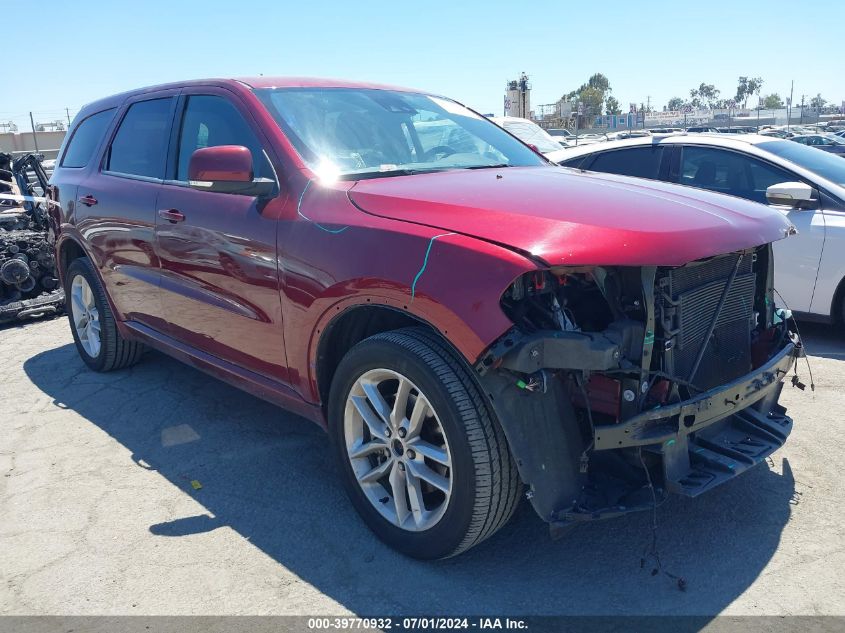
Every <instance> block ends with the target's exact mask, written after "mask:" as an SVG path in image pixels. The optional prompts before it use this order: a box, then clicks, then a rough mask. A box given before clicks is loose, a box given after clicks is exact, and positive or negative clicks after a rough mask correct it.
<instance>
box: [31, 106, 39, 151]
mask: <svg viewBox="0 0 845 633" xmlns="http://www.w3.org/2000/svg"><path fill="white" fill-rule="evenodd" d="M29 124H30V125H31V126H32V142H33V143H34V144H35V153H36V154H38V153H39V152H38V137H37V136H36V134H35V119H33V118H32V112H30V113H29Z"/></svg>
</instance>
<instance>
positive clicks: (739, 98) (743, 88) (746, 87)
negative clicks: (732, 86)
mask: <svg viewBox="0 0 845 633" xmlns="http://www.w3.org/2000/svg"><path fill="white" fill-rule="evenodd" d="M762 87H763V79H762V78H760V77H752V78H750V79H749V78H748V77H740V78H739V81H738V83H737V87H736V97H735V99H736V102H737V103H741V104H742V107H743V108H745V107H747V106H748V98H749V97H750V96H751V95H754V94H760V88H762Z"/></svg>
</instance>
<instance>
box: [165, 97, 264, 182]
mask: <svg viewBox="0 0 845 633" xmlns="http://www.w3.org/2000/svg"><path fill="white" fill-rule="evenodd" d="M217 145H242V146H244V147H246V148H247V149H249V151H250V152H252V169H253V174H254V177H255V178H271V177H272V176H273V174H272V170H271V169H270V166H269V164H268V163H267V159H266V158H265V156H264V152H263V150H262V149H261V144H260V143H259V142H258V138H257V137H256V136H255V134H254V133H253V131H252V129H250V127H249V125H248V124H247V122H246V121H245V120H244V118H243V116H241V113H240V112H238V110H237V108H235V106H234V105H232V104H231V103H229V102H228V101H226V99H224V98H223V97H214V96H208V95H196V96H192V97H188V104H187V106H186V107H185V113H184V115H183V116H182V129H181V132H180V134H179V160H178V166H177V169H176V179H177V180H188V164H189V163H190V161H191V154H193V153H194V152H195V151H196V150H198V149H200V148H203V147H216V146H217Z"/></svg>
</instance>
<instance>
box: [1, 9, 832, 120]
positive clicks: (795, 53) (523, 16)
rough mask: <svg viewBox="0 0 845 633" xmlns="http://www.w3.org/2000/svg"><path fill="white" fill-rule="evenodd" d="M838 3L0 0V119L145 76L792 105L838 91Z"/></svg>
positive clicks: (54, 113)
mask: <svg viewBox="0 0 845 633" xmlns="http://www.w3.org/2000/svg"><path fill="white" fill-rule="evenodd" d="M842 8H843V1H842V0H802V1H798V0H793V1H791V2H783V1H781V0H739V1H735V0H734V1H731V0H708V1H701V2H694V1H693V2H690V1H689V0H676V1H674V2H663V1H656V2H655V1H653V2H636V1H627V2H621V1H616V0H607V1H605V2H583V1H579V2H569V1H565V0H557V1H556V2H554V1H553V2H546V1H543V0H533V1H532V2H499V1H498V0H497V1H488V2H475V1H472V0H465V1H462V0H450V1H446V2H443V1H441V0H410V1H409V0H404V1H403V0H394V1H391V2H381V1H368V0H364V1H358V2H353V1H350V0H343V1H340V0H330V1H325V2H321V1H319V0H310V1H309V0H297V1H296V2H286V1H278V0H277V1H274V2H262V1H261V0H251V1H248V2H232V1H231V0H230V1H228V2H222V1H221V0H205V1H203V2H199V1H194V0H167V1H164V0H138V1H135V2H125V1H123V0H100V1H93V0H74V1H73V2H59V1H57V0H40V1H39V2H30V1H23V0H0V23H2V24H3V29H2V31H3V35H2V37H4V38H5V37H6V36H11V37H12V41H10V42H8V45H7V46H6V47H5V51H4V56H3V58H4V60H5V64H4V65H3V68H2V72H0V122H2V121H7V120H9V119H14V120H16V121H17V122H18V124H19V126H20V127H21V129H23V125H22V123H24V122H26V123H27V125H28V122H29V120H28V114H27V113H28V112H29V111H30V110H32V111H34V112H35V118H36V120H37V121H46V120H49V119H54V118H58V117H60V116H63V115H64V108H70V110H71V114H73V113H74V111H75V110H77V109H78V108H79V107H80V106H81V105H83V104H84V103H87V102H89V101H92V100H93V99H96V98H98V97H101V96H105V95H108V94H111V93H115V92H119V91H122V90H126V89H130V88H135V87H139V86H143V85H149V84H156V83H161V82H167V81H171V80H179V79H193V78H199V77H213V76H247V75H256V74H264V75H268V76H269V75H314V76H322V77H340V78H344V79H360V80H367V81H374V82H381V83H390V84H398V85H405V86H411V87H416V88H420V89H424V90H428V91H432V92H436V93H440V94H445V95H448V96H450V97H453V98H456V99H458V100H460V101H462V102H464V103H466V104H467V105H470V106H471V107H473V108H476V109H478V110H480V111H482V112H493V113H497V114H498V113H501V109H502V97H503V93H504V87H505V82H506V81H507V80H508V79H515V78H517V76H518V74H519V73H520V72H521V71H525V72H527V73H528V74H529V76H530V79H531V82H532V84H533V93H532V105H537V104H542V103H550V102H553V101H555V100H557V99H558V98H559V97H560V96H561V95H562V94H564V93H566V92H569V91H570V90H573V89H575V88H577V87H578V86H579V85H581V84H582V83H584V82H585V81H586V79H587V78H588V77H589V76H590V75H591V74H593V73H595V72H601V73H604V74H605V75H606V76H607V77H608V78H609V79H610V85H611V88H612V89H613V94H614V96H616V98H617V99H618V100H619V102H620V103H621V104H622V106H623V107H624V108H627V104H628V103H629V102H631V101H635V102H638V103H639V102H645V101H646V99H647V98H648V97H649V96H650V97H651V103H652V105H653V106H656V107H657V108H658V109H660V108H662V106H663V105H665V104H666V102H667V101H668V100H669V98H671V97H673V96H681V97H686V96H688V94H689V90H690V88H692V87H694V86H698V85H699V84H700V83H701V82H706V83H712V84H715V85H716V87H717V88H719V89H720V90H721V91H722V95H721V96H722V97H728V96H732V95H733V94H734V93H735V90H736V80H737V77H738V76H739V75H747V76H761V77H763V79H764V80H765V84H764V86H763V92H764V94H767V93H769V92H778V93H780V95H781V97H786V96H787V95H788V94H789V84H790V80H791V79H794V80H795V101H796V103H797V102H799V101H800V99H801V95H802V94H806V95H807V98H808V99H809V97H810V96H812V95H815V94H816V93H821V94H822V96H823V97H825V98H826V99H827V100H828V101H833V102H836V103H841V102H842V101H843V100H844V99H845V72H843V65H842V51H841V50H840V47H841V46H840V45H841V42H842V38H841V36H839V35H838V33H839V32H840V31H841V18H842V15H843V12H842ZM801 24H803V25H805V26H806V27H807V28H806V29H802V28H799V25H801ZM10 25H14V26H13V28H11V29H10V28H9V27H10ZM826 25H827V26H830V27H831V31H830V32H829V33H828V34H826V35H825V34H824V32H825V30H826V28H827V26H826ZM834 25H835V26H834ZM30 45H31V46H32V50H33V51H34V56H33V58H32V59H29V58H27V57H26V54H27V52H28V46H30ZM39 65H41V66H42V67H41V68H39Z"/></svg>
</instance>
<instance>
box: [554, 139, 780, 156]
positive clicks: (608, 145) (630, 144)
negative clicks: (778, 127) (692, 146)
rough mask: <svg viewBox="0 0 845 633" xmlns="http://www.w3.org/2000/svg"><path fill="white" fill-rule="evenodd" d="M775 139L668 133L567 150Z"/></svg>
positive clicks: (754, 142)
mask: <svg viewBox="0 0 845 633" xmlns="http://www.w3.org/2000/svg"><path fill="white" fill-rule="evenodd" d="M773 140H779V139H775V138H773V137H771V136H762V135H760V134H736V135H729V134H710V133H703V134H667V135H666V136H645V137H636V138H627V139H623V140H620V141H606V142H604V143H593V144H590V145H584V146H580V145H578V146H575V147H570V148H568V149H567V150H566V157H567V159H569V158H575V157H577V156H586V155H587V154H594V153H596V152H600V151H603V150H606V149H619V148H622V147H642V146H645V145H672V144H674V143H690V142H693V143H696V144H697V145H713V146H717V147H733V148H735V149H739V148H742V147H746V146H748V145H757V144H759V143H765V142H771V141H773Z"/></svg>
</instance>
